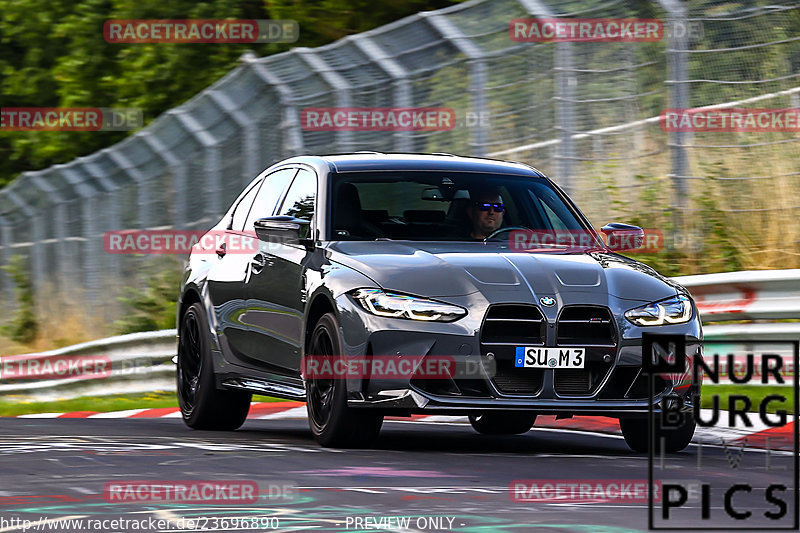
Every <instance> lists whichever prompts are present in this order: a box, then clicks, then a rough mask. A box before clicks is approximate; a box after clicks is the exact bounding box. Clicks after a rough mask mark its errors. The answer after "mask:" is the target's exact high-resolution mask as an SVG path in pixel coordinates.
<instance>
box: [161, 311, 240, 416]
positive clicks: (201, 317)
mask: <svg viewBox="0 0 800 533" xmlns="http://www.w3.org/2000/svg"><path fill="white" fill-rule="evenodd" d="M208 331H209V330H208V320H207V319H206V315H205V310H204V309H203V306H202V305H201V304H200V303H199V302H197V303H194V304H192V306H191V307H189V309H187V310H186V312H185V313H184V314H183V318H182V319H181V324H180V330H179V332H180V342H179V344H178V372H177V378H176V379H177V387H178V404H179V405H180V407H181V415H182V417H183V421H184V423H185V424H186V425H187V426H189V427H190V428H192V429H209V430H234V429H237V428H238V427H240V426H241V425H242V424H244V421H245V419H246V418H247V412H248V411H249V410H250V399H251V397H252V396H251V394H250V393H246V392H241V391H229V390H219V389H217V387H216V383H215V382H214V366H213V364H212V360H211V348H210V346H209V340H208V335H209V334H208Z"/></svg>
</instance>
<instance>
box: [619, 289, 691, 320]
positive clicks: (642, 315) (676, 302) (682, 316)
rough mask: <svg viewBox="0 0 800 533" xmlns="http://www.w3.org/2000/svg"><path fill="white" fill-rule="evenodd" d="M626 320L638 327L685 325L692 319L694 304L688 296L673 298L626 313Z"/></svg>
mask: <svg viewBox="0 0 800 533" xmlns="http://www.w3.org/2000/svg"><path fill="white" fill-rule="evenodd" d="M625 318H627V319H628V320H630V321H631V322H633V323H634V324H636V325H637V326H663V325H665V324H683V323H684V322H688V321H689V319H690V318H692V302H691V300H689V298H687V297H686V296H681V295H678V296H673V297H672V298H667V299H666V300H661V301H660V302H653V303H651V304H647V305H643V306H641V307H637V308H636V309H631V310H630V311H626V312H625Z"/></svg>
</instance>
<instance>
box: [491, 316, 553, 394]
mask: <svg viewBox="0 0 800 533" xmlns="http://www.w3.org/2000/svg"><path fill="white" fill-rule="evenodd" d="M545 327H546V322H545V319H544V316H543V315H542V312H541V311H540V310H539V308H538V307H535V306H532V305H522V304H520V305H513V304H503V305H494V306H492V307H490V308H489V311H488V312H487V313H486V318H485V319H484V322H483V328H482V329H481V354H483V355H486V354H488V353H493V354H494V355H495V360H496V362H497V372H496V374H495V376H494V378H493V379H492V382H493V383H494V385H495V387H497V390H499V391H500V392H502V393H505V394H520V395H529V396H530V395H535V394H537V393H538V392H539V390H540V389H541V388H542V383H543V377H544V371H543V370H541V369H536V368H517V367H515V366H514V356H515V355H516V350H515V348H516V347H517V346H544V339H545Z"/></svg>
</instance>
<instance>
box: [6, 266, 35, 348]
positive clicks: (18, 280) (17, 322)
mask: <svg viewBox="0 0 800 533" xmlns="http://www.w3.org/2000/svg"><path fill="white" fill-rule="evenodd" d="M27 263H28V262H27V260H26V259H25V257H24V256H21V255H15V256H12V257H11V260H10V261H9V262H8V264H7V265H3V267H2V268H3V270H5V271H6V272H7V273H8V275H9V276H11V280H12V281H13V282H14V286H15V288H14V293H15V296H16V299H17V312H16V314H15V315H14V317H13V318H12V319H11V321H10V322H9V323H8V324H5V325H4V326H3V328H2V331H3V333H4V334H5V335H7V336H8V337H10V338H11V339H12V340H14V341H16V342H19V343H23V344H25V343H29V342H31V341H33V340H34V339H35V338H36V335H37V333H38V332H39V322H38V321H37V320H36V310H35V305H34V299H33V285H32V284H31V276H30V270H29V269H28V264H27Z"/></svg>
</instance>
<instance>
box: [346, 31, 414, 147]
mask: <svg viewBox="0 0 800 533" xmlns="http://www.w3.org/2000/svg"><path fill="white" fill-rule="evenodd" d="M351 40H352V41H353V44H354V45H356V47H358V49H359V50H361V51H362V52H364V54H366V56H367V57H369V58H370V59H371V60H372V61H373V62H374V63H375V64H376V65H378V67H380V68H381V69H382V70H383V71H384V72H385V73H386V74H388V75H389V77H391V78H392V84H393V85H394V104H395V106H396V107H411V106H412V101H411V86H410V83H409V81H408V72H407V71H406V69H405V68H403V66H402V65H401V64H400V63H399V62H397V61H395V59H394V58H392V57H390V56H389V55H388V54H387V53H386V51H385V50H384V49H383V48H381V46H380V45H379V44H378V43H376V42H375V41H373V40H372V39H370V38H369V37H368V36H367V35H366V34H363V33H359V34H356V35H353V36H352V37H351ZM411 141H412V139H411V136H410V135H409V132H407V131H395V132H394V148H395V150H397V151H398V152H411V151H413V146H412V142H411Z"/></svg>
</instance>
